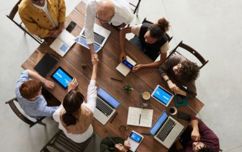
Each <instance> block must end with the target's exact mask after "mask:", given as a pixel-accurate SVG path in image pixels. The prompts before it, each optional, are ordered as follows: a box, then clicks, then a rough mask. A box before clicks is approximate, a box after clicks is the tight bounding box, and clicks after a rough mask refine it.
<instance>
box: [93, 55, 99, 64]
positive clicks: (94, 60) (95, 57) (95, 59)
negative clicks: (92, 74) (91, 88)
mask: <svg viewBox="0 0 242 152" xmlns="http://www.w3.org/2000/svg"><path fill="white" fill-rule="evenodd" d="M98 61H99V60H98V56H97V53H95V54H94V55H93V56H92V65H93V66H96V65H97V64H98Z"/></svg>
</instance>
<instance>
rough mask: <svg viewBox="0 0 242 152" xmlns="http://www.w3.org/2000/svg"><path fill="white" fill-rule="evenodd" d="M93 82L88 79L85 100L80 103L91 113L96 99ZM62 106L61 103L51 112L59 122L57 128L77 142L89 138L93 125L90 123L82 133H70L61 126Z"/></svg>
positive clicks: (94, 82) (95, 88) (95, 89)
mask: <svg viewBox="0 0 242 152" xmlns="http://www.w3.org/2000/svg"><path fill="white" fill-rule="evenodd" d="M95 84H96V81H95V80H91V81H90V83H89V85H88V89H87V102H86V103H85V102H83V103H82V104H84V106H86V107H88V108H89V109H90V110H91V111H92V113H94V110H95V107H96V99H97V87H96V85H95ZM63 108H64V107H63V106H62V105H61V106H59V108H58V109H57V110H56V111H55V113H54V114H53V118H54V120H55V121H56V122H58V123H59V129H61V130H63V132H64V134H65V135H66V136H67V137H68V138H70V139H71V140H73V141H75V142H77V143H82V142H84V141H86V140H87V139H88V138H90V137H91V136H92V133H93V127H92V125H91V124H90V126H89V127H88V129H87V130H86V131H85V132H84V133H82V134H72V133H68V132H67V130H66V128H65V127H64V126H63V124H62V122H61V119H60V117H61V111H62V109H63Z"/></svg>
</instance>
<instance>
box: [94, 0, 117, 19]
mask: <svg viewBox="0 0 242 152" xmlns="http://www.w3.org/2000/svg"><path fill="white" fill-rule="evenodd" d="M114 13H115V9H114V3H113V2H112V1H111V0H102V1H100V2H99V3H98V5H97V11H96V18H97V19H98V20H99V21H100V23H101V24H104V23H108V22H109V21H110V20H111V19H112V17H113V16H114Z"/></svg>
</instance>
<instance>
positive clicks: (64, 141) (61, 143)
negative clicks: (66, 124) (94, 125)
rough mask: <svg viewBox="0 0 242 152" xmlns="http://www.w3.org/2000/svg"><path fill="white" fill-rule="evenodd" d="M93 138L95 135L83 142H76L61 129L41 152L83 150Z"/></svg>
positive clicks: (81, 151)
mask: <svg viewBox="0 0 242 152" xmlns="http://www.w3.org/2000/svg"><path fill="white" fill-rule="evenodd" d="M92 138H94V136H92V137H91V138H89V139H88V140H87V141H85V142H83V143H76V142H74V141H72V140H71V139H70V138H68V137H66V135H65V134H64V133H63V131H61V130H59V131H58V132H57V133H56V134H55V135H54V137H52V139H51V140H50V141H49V142H48V143H47V144H46V145H45V146H44V147H43V148H42V149H41V151H40V152H56V151H58V152H83V151H84V150H85V148H86V147H87V145H88V144H89V143H90V141H91V140H92Z"/></svg>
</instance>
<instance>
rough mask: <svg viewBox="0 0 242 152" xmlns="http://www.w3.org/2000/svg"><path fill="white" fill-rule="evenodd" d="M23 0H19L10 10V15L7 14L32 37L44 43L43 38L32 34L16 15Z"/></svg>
mask: <svg viewBox="0 0 242 152" xmlns="http://www.w3.org/2000/svg"><path fill="white" fill-rule="evenodd" d="M21 1H22V0H19V1H18V2H17V3H16V4H15V5H14V7H13V8H12V10H11V11H10V13H9V14H8V15H6V16H7V17H8V18H9V19H10V20H11V21H12V22H13V23H14V24H16V25H17V26H18V27H19V28H20V29H21V30H22V31H23V32H24V33H27V34H28V35H29V36H30V37H32V38H33V39H34V40H35V41H36V42H38V43H39V44H42V43H43V42H44V40H43V39H41V38H40V37H38V36H36V35H33V34H31V33H30V32H29V31H28V30H27V29H26V28H25V27H24V26H22V21H21V19H20V21H17V20H16V19H15V18H16V15H17V12H18V5H19V4H20V3H21Z"/></svg>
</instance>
